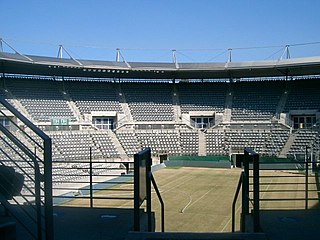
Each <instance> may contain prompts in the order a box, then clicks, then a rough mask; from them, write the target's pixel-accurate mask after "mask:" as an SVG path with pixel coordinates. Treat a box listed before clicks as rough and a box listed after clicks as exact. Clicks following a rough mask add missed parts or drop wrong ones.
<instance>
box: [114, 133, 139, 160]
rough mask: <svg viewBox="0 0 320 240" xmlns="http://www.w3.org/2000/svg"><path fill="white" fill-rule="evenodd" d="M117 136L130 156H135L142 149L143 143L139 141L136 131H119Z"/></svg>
mask: <svg viewBox="0 0 320 240" xmlns="http://www.w3.org/2000/svg"><path fill="white" fill-rule="evenodd" d="M117 137H118V140H119V142H120V143H121V145H122V147H123V149H124V151H125V152H126V154H127V155H128V156H133V155H134V154H135V153H137V152H139V151H140V150H141V143H139V141H138V139H137V136H136V134H135V132H133V131H132V132H131V131H130V132H125V131H123V132H117Z"/></svg>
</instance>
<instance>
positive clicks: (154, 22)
mask: <svg viewBox="0 0 320 240" xmlns="http://www.w3.org/2000/svg"><path fill="white" fill-rule="evenodd" d="M0 9H1V15H0V37H1V38H3V39H4V40H5V41H7V42H8V43H10V44H11V45H12V46H13V47H14V48H16V50H18V51H19V52H22V53H24V54H31V55H45V56H57V53H58V45H59V44H63V46H64V47H65V48H66V49H67V50H68V51H69V52H70V53H71V55H73V57H75V58H82V59H102V60H115V55H116V51H115V49H116V48H120V49H121V53H122V55H123V56H124V58H125V59H126V60H127V61H160V62H163V61H164V62H170V61H172V51H171V50H172V49H176V50H177V52H176V55H177V59H178V61H180V62H219V61H226V60H227V49H228V48H233V50H232V60H233V61H245V60H249V61H250V60H264V59H278V58H280V57H281V55H282V53H283V51H284V46H285V45H286V44H290V45H291V44H297V43H298V44H300V43H317V42H320V31H319V26H320V16H319V12H320V1H319V0H304V1H302V0H286V1H284V0H158V1H157V0H140V1H139V0H131V1H130V0H92V1H89V0H76V1H75V0H53V1H51V0H42V1H41V0H28V1H23V0H20V1H19V0H0ZM265 46H274V47H270V48H261V47H265ZM255 47H260V48H255ZM239 48H240V49H239ZM241 48H244V49H241ZM4 50H6V51H9V49H8V48H7V47H6V46H4ZM290 54H291V57H304V56H320V43H318V44H307V45H299V46H294V45H293V46H290Z"/></svg>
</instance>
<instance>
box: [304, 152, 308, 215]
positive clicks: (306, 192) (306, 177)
mask: <svg viewBox="0 0 320 240" xmlns="http://www.w3.org/2000/svg"><path fill="white" fill-rule="evenodd" d="M305 168H306V172H305V174H306V176H305V196H304V198H305V209H306V210H308V205H309V204H308V195H309V194H308V192H309V160H308V146H306V153H305Z"/></svg>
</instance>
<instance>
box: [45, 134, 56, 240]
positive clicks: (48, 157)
mask: <svg viewBox="0 0 320 240" xmlns="http://www.w3.org/2000/svg"><path fill="white" fill-rule="evenodd" d="M44 195H45V200H44V202H45V206H44V211H45V229H46V231H45V232H46V233H45V235H46V237H45V239H46V240H53V239H54V231H53V200H52V142H51V138H49V137H48V138H45V139H44Z"/></svg>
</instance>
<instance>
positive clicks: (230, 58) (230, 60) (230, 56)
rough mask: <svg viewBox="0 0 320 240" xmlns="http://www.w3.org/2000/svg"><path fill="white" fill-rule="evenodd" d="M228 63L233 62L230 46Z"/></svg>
mask: <svg viewBox="0 0 320 240" xmlns="http://www.w3.org/2000/svg"><path fill="white" fill-rule="evenodd" d="M227 62H228V63H230V62H232V48H229V49H228V60H227Z"/></svg>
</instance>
